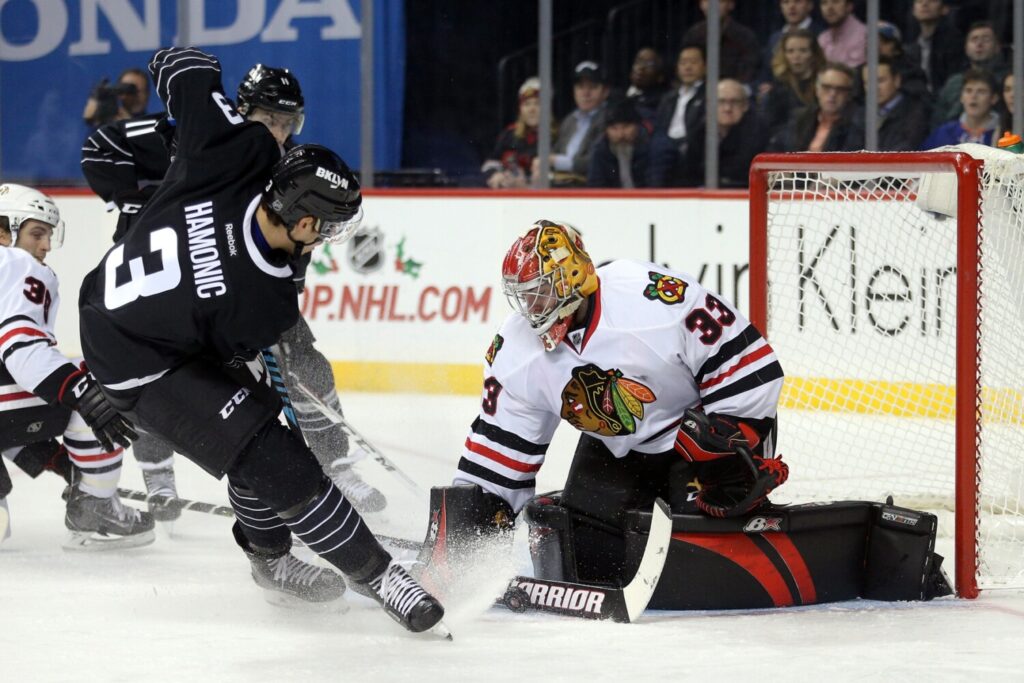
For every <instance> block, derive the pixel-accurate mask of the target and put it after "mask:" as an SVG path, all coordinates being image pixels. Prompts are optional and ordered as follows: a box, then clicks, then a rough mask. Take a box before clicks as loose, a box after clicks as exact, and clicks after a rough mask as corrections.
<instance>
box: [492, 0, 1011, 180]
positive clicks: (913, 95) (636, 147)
mask: <svg viewBox="0 0 1024 683" xmlns="http://www.w3.org/2000/svg"><path fill="white" fill-rule="evenodd" d="M778 4H779V9H780V10H781V13H782V16H783V19H784V21H785V23H784V25H783V26H782V27H781V28H780V29H779V30H777V31H775V32H774V33H771V34H770V35H768V36H767V39H766V40H759V35H758V33H757V32H755V31H754V30H753V29H751V28H750V27H747V26H744V25H742V24H740V23H739V22H737V21H736V20H735V19H734V18H733V17H732V13H733V10H734V9H735V1H734V0H721V1H720V5H719V7H720V14H721V30H720V35H721V46H720V52H719V54H720V64H719V72H720V78H719V81H718V83H707V82H706V75H707V49H706V44H707V23H706V21H701V22H698V23H696V24H694V25H693V26H691V27H689V28H688V29H687V30H686V32H685V34H684V36H683V41H682V48H681V49H680V50H679V51H678V53H677V54H675V55H662V54H659V52H658V51H657V50H655V49H653V48H651V47H643V48H641V49H640V50H638V51H637V53H636V56H635V58H634V60H633V63H632V68H631V69H630V72H629V86H628V88H627V89H626V90H625V91H620V90H617V89H614V88H612V87H611V86H610V84H609V83H608V80H607V77H606V74H605V72H604V70H603V69H602V67H601V65H600V64H598V63H597V62H596V61H591V60H587V61H583V62H580V63H579V64H577V65H576V67H575V70H574V72H573V75H572V83H573V99H574V103H575V109H573V110H572V111H571V112H569V113H568V114H566V115H565V116H564V117H562V118H561V119H560V120H559V121H558V122H557V124H556V125H554V126H553V128H552V153H551V155H550V168H549V169H547V172H548V173H549V178H550V180H551V182H552V185H555V186H590V187H607V188H644V187H698V186H701V185H703V184H704V178H705V166H704V158H705V144H706V143H705V138H706V134H705V131H706V122H707V116H708V115H709V112H708V111H707V99H708V97H707V93H708V88H710V87H714V88H715V89H716V93H717V111H716V112H714V115H715V117H716V119H717V123H718V158H719V163H718V167H719V179H718V181H719V187H724V188H742V187H746V186H747V177H748V169H749V167H750V162H751V160H752V159H753V158H754V156H755V155H757V154H759V153H761V152H764V151H775V152H799V151H812V152H839V151H855V150H860V149H863V148H864V146H865V133H866V131H865V112H864V106H865V94H864V84H865V82H866V80H867V76H868V70H867V66H866V62H867V57H866V54H867V42H868V27H867V26H865V24H864V22H863V21H861V20H860V19H859V18H858V17H857V15H856V13H855V12H854V9H855V3H854V2H853V0H778ZM700 5H701V9H702V10H703V11H704V13H705V15H706V14H707V10H708V2H707V0H701V2H700ZM953 10H955V7H954V6H952V5H951V3H950V2H947V0H914V1H913V5H912V9H911V16H910V17H908V19H907V22H906V26H905V27H904V29H903V30H901V29H900V28H899V27H897V26H896V25H894V24H892V23H889V22H885V21H881V22H879V24H878V26H877V27H875V30H877V31H878V38H879V64H878V71H877V93H878V116H877V126H878V131H877V134H878V149H879V150H881V151H913V150H922V149H932V148H934V147H939V146H942V145H952V144H958V143H963V142H975V143H981V144H984V145H995V144H996V143H997V141H998V140H999V138H1000V136H1001V134H1002V133H1003V132H1006V131H1008V130H1009V128H1010V123H1011V119H1012V107H1013V76H1012V74H1010V69H1009V61H1008V59H1007V56H1008V54H1007V50H1006V49H1004V45H1003V44H1002V41H1001V40H1000V33H1001V32H1002V31H1001V29H1002V27H997V25H996V24H995V23H994V22H992V21H990V20H985V19H983V20H977V21H973V22H972V23H970V24H969V25H967V26H964V27H962V28H963V29H964V30H963V32H962V30H961V27H960V26H958V23H957V22H956V21H954V14H955V13H954V12H953ZM540 87H541V86H540V82H539V80H538V79H536V78H530V79H528V80H527V81H526V82H524V83H523V84H522V86H521V87H520V89H519V115H518V117H517V119H516V120H515V122H513V123H511V124H510V125H509V126H508V127H507V128H506V129H505V130H503V131H502V132H501V134H500V135H499V136H498V139H497V142H496V145H495V148H494V150H493V152H492V153H491V154H490V156H489V158H488V159H487V161H486V162H485V163H484V166H483V172H484V174H485V176H486V178H487V184H488V186H490V187H492V188H508V187H530V186H532V185H533V184H534V182H535V180H536V179H537V178H538V177H539V174H540V173H541V169H540V165H539V160H538V159H537V133H538V122H539V118H540V107H539V98H540Z"/></svg>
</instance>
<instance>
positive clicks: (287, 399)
mask: <svg viewBox="0 0 1024 683" xmlns="http://www.w3.org/2000/svg"><path fill="white" fill-rule="evenodd" d="M260 353H262V354H263V362H264V364H266V366H267V372H268V373H270V383H271V384H272V385H273V387H274V389H276V390H277V395H278V396H280V397H281V404H282V405H283V406H284V407H283V408H282V410H283V412H284V419H285V422H287V423H288V428H289V429H291V430H292V431H293V432H294V433H295V435H296V436H297V437H299V438H300V439H302V440H303V443H305V439H304V438H303V436H302V429H301V428H300V427H299V420H298V418H297V417H295V408H294V407H293V406H292V399H291V396H289V395H288V387H286V386H285V385H284V377H282V376H281V368H280V367H279V366H278V364H277V358H275V357H274V352H273V351H271V350H270V349H269V348H266V349H263V350H262V351H260Z"/></svg>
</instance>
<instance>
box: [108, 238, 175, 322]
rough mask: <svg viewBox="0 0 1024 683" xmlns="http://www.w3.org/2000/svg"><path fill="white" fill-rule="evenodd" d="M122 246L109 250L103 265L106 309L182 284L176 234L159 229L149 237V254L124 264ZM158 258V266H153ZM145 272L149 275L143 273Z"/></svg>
mask: <svg viewBox="0 0 1024 683" xmlns="http://www.w3.org/2000/svg"><path fill="white" fill-rule="evenodd" d="M124 247H125V245H123V244H120V245H118V246H117V247H115V248H114V249H112V250H111V251H110V253H109V254H108V255H107V261H106V264H105V266H104V271H103V273H104V279H105V281H106V284H105V287H104V290H103V303H104V305H105V306H106V307H107V310H111V311H112V310H114V309H115V308H120V307H121V306H124V305H125V304H130V303H131V302H133V301H135V300H136V299H138V298H139V297H140V296H153V295H154V294H159V293H161V292H166V291H168V290H170V289H174V288H175V287H177V286H178V283H180V282H181V266H180V265H179V264H178V234H177V233H176V232H175V231H174V228H160V229H159V230H154V231H153V232H152V233H150V235H149V247H150V252H149V253H147V254H143V255H141V256H134V257H132V258H131V259H130V260H129V261H128V263H127V264H126V263H125V257H124ZM157 259H159V267H156V266H157V264H156V263H154V261H156V260H157ZM147 269H148V270H149V271H151V272H146V271H147Z"/></svg>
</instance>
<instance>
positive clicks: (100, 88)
mask: <svg viewBox="0 0 1024 683" xmlns="http://www.w3.org/2000/svg"><path fill="white" fill-rule="evenodd" d="M147 106H149V75H148V74H147V73H146V71H145V70H144V69H137V68H135V67H131V68H128V69H125V70H124V71H122V72H121V75H120V76H118V78H117V83H115V84H113V85H111V84H110V82H109V81H108V80H107V79H106V78H104V79H103V80H101V81H100V82H99V83H97V84H96V85H95V86H94V87H93V89H92V92H90V93H89V98H88V99H87V100H86V101H85V109H83V111H82V120H83V121H85V123H86V125H88V126H90V127H92V128H99V127H100V126H103V125H105V124H108V123H110V122H111V121H120V120H122V119H130V118H132V117H133V116H138V115H140V114H145V113H146V107H147Z"/></svg>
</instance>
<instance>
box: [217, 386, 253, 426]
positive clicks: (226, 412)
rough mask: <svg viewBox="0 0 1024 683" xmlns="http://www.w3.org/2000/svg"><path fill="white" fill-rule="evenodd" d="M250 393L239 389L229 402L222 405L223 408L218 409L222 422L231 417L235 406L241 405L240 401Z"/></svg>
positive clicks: (247, 390)
mask: <svg viewBox="0 0 1024 683" xmlns="http://www.w3.org/2000/svg"><path fill="white" fill-rule="evenodd" d="M251 393H252V391H251V390H249V389H246V388H244V387H243V388H241V389H239V390H238V392H237V393H236V394H235V395H234V396H232V397H231V400H230V401H228V402H227V403H225V404H224V407H223V408H221V409H220V417H221V419H222V420H226V419H228V418H229V417H230V416H231V413H233V412H235V406H240V405H242V401H244V400H245V398H246V397H247V396H248V395H249V394H251Z"/></svg>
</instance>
